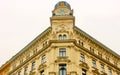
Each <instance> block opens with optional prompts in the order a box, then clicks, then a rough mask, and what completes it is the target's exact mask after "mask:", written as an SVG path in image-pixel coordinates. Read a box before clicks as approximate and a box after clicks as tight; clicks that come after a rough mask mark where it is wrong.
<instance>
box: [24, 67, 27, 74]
mask: <svg viewBox="0 0 120 75" xmlns="http://www.w3.org/2000/svg"><path fill="white" fill-rule="evenodd" d="M26 74H27V67H25V68H24V75H26Z"/></svg>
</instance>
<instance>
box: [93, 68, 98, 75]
mask: <svg viewBox="0 0 120 75" xmlns="http://www.w3.org/2000/svg"><path fill="white" fill-rule="evenodd" d="M92 72H93V74H97V75H100V73H99V71H98V69H97V68H95V67H93V70H92Z"/></svg>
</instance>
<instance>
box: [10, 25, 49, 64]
mask: <svg viewBox="0 0 120 75" xmlns="http://www.w3.org/2000/svg"><path fill="white" fill-rule="evenodd" d="M50 30H51V27H49V28H47V29H46V30H45V31H44V32H42V33H41V34H40V35H38V36H37V37H36V38H35V39H34V40H33V41H31V42H30V43H29V44H28V45H27V46H25V47H24V48H23V49H22V50H20V52H18V53H17V54H16V55H15V56H13V57H12V58H11V59H10V60H9V61H10V62H12V61H14V60H15V59H16V58H17V57H18V56H20V55H21V54H22V53H23V52H25V51H26V50H27V49H29V47H31V46H32V45H33V44H35V42H36V41H37V40H39V39H40V38H41V37H42V36H44V35H45V34H46V33H48V32H50Z"/></svg>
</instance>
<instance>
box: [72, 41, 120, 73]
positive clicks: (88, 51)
mask: <svg viewBox="0 0 120 75" xmlns="http://www.w3.org/2000/svg"><path fill="white" fill-rule="evenodd" d="M74 44H75V45H76V46H77V47H79V48H81V50H84V51H86V52H87V53H89V54H90V55H92V57H93V56H94V58H97V59H99V60H101V61H103V62H105V63H106V64H108V65H110V66H112V67H114V68H115V69H118V70H119V71H120V68H118V67H117V66H115V65H113V64H112V63H110V62H108V61H106V60H105V59H103V58H101V57H99V56H98V55H97V54H95V53H92V52H90V50H88V49H87V48H85V47H83V46H80V45H79V44H77V41H75V42H74Z"/></svg>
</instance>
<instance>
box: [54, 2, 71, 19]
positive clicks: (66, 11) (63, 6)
mask: <svg viewBox="0 0 120 75" xmlns="http://www.w3.org/2000/svg"><path fill="white" fill-rule="evenodd" d="M52 16H55V17H57V16H60V17H62V16H63V17H65V16H73V10H71V6H70V4H68V3H67V2H65V1H60V2H58V3H57V4H56V5H55V8H54V10H53V11H52Z"/></svg>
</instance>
